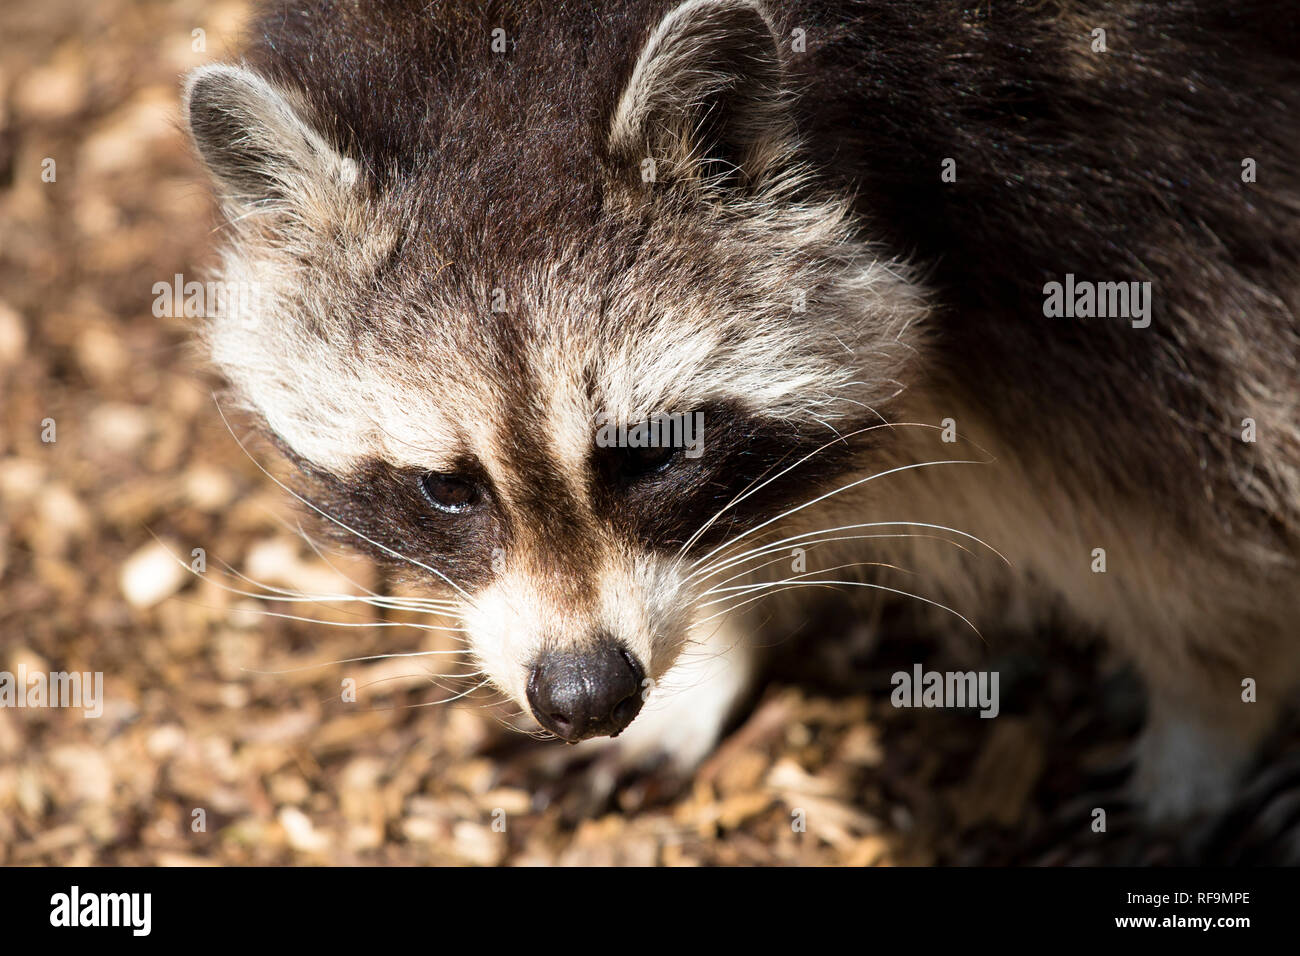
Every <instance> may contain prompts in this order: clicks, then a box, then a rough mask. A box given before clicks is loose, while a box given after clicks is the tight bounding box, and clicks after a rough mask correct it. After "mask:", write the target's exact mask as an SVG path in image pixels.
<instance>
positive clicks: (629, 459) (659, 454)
mask: <svg viewBox="0 0 1300 956" xmlns="http://www.w3.org/2000/svg"><path fill="white" fill-rule="evenodd" d="M622 451H623V455H622V465H623V474H624V475H626V476H627V477H629V478H642V477H645V476H648V475H654V474H658V473H659V472H661V471H663V470H664V469H665V468H667V467H668V466H669V465H670V464H672V461H673V459H674V458H676V457H677V449H676V448H673V447H671V446H667V445H665V446H661V447H659V448H624V449H622Z"/></svg>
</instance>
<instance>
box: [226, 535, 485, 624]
mask: <svg viewBox="0 0 1300 956" xmlns="http://www.w3.org/2000/svg"><path fill="white" fill-rule="evenodd" d="M286 524H287V522H286ZM295 527H296V529H297V532H298V534H299V535H300V536H301V537H302V539H303V540H304V541H306V542H307V546H308V547H309V548H311V549H312V551H314V552H315V553H316V556H317V557H319V558H320V559H321V560H322V561H324V562H325V563H326V564H327V565H329V567H330V570H332V571H334V572H335V573H336V574H338V575H339V576H340V577H342V578H343V579H344V580H345V581H348V582H350V583H351V584H353V585H354V586H356V587H357V588H359V589H360V590H362V591H365V592H366V594H368V595H370V596H371V597H373V598H374V599H375V600H376V601H391V602H394V603H393V605H392V607H393V608H395V609H400V610H415V611H431V612H432V613H447V612H442V611H437V610H434V608H436V607H441V608H448V609H450V611H451V613H459V611H460V609H461V607H462V605H461V603H460V602H459V601H447V600H442V599H439V598H415V597H397V596H394V595H386V594H380V593H379V592H377V591H373V590H371V589H370V588H368V587H366V586H365V585H364V584H362V583H361V582H360V581H358V580H356V579H355V578H353V577H352V576H351V575H349V574H347V573H345V572H344V571H342V570H340V569H339V568H338V567H337V566H336V565H335V564H334V562H333V561H331V560H330V559H329V557H328V556H327V555H326V554H325V552H324V551H323V550H322V549H321V548H320V547H319V546H318V545H317V543H316V542H315V541H314V540H312V538H311V536H310V535H308V534H307V532H306V530H304V528H303V526H302V522H297V523H296V525H295ZM223 563H224V562H223ZM263 586H264V585H263ZM376 606H378V607H389V606H390V605H386V604H384V605H376Z"/></svg>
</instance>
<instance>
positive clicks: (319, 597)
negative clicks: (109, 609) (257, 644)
mask: <svg viewBox="0 0 1300 956" xmlns="http://www.w3.org/2000/svg"><path fill="white" fill-rule="evenodd" d="M148 531H149V533H150V534H151V535H153V537H154V540H155V541H157V542H158V543H159V544H160V545H161V546H162V548H163V550H165V551H166V552H167V553H168V554H169V555H170V556H171V558H172V560H173V561H175V562H176V563H178V564H179V565H180V566H181V567H183V568H184V569H185V570H186V571H188V572H190V573H191V574H193V575H194V576H195V577H197V578H202V579H203V580H205V581H208V582H209V583H211V584H213V585H214V586H216V587H218V588H220V589H221V590H223V591H226V592H228V593H230V594H237V595H240V596H241V597H248V598H254V599H256V600H259V601H285V602H289V603H310V604H321V605H328V604H335V603H349V602H360V603H363V604H368V605H372V606H375V607H391V608H394V609H398V610H409V611H416V612H419V613H427V614H442V615H444V616H448V617H451V616H455V614H454V613H449V612H448V611H443V610H439V609H437V608H434V607H432V606H425V605H423V604H415V603H397V602H398V601H399V600H404V599H397V598H369V597H361V596H358V595H354V594H307V593H305V592H302V591H294V590H288V589H285V588H277V587H273V586H272V585H269V584H266V583H264V582H262V581H257V580H255V579H253V578H250V577H249V576H248V575H246V574H243V573H241V572H240V571H238V570H236V569H235V568H234V567H232V566H231V565H230V564H228V563H227V562H225V561H223V560H221V559H220V558H216V557H215V556H214V560H216V561H217V563H218V564H220V565H221V566H222V567H223V568H225V569H226V571H228V572H229V573H230V574H231V575H233V576H234V577H237V578H240V579H241V580H244V581H247V582H248V583H249V584H251V585H253V586H254V587H259V588H262V589H263V590H264V591H269V592H273V593H269V594H259V593H257V592H256V591H245V590H243V589H241V588H235V587H231V586H230V585H228V584H225V583H223V582H221V581H218V580H217V579H216V578H215V577H210V576H209V575H206V574H203V573H200V572H198V571H196V570H194V568H193V567H191V566H190V564H189V563H187V562H186V561H185V560H184V559H183V558H181V557H180V556H179V555H177V554H176V553H175V552H173V551H172V550H171V548H169V547H167V545H166V543H165V542H164V541H163V540H162V539H161V538H159V537H158V535H157V534H155V533H154V531H153V529H148ZM383 602H393V603H383ZM343 613H345V614H353V616H356V615H355V614H354V612H351V611H344V612H343Z"/></svg>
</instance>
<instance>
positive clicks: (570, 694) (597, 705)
mask: <svg viewBox="0 0 1300 956" xmlns="http://www.w3.org/2000/svg"><path fill="white" fill-rule="evenodd" d="M644 677H645V671H644V670H643V669H642V668H641V665H640V664H639V663H638V662H637V659H636V658H635V657H634V656H633V655H632V654H631V653H629V652H628V651H627V649H626V648H624V647H623V646H622V645H620V644H617V643H615V642H614V641H601V642H600V643H599V644H597V645H596V646H595V647H593V648H591V649H589V650H586V649H584V650H581V651H570V650H565V651H550V652H544V653H543V654H542V655H541V656H540V657H539V658H538V659H537V660H536V661H535V662H534V664H533V669H532V672H531V673H530V674H529V676H528V706H529V707H531V708H532V709H533V716H534V717H536V718H537V722H538V723H540V724H541V725H542V726H543V727H545V728H546V729H547V730H549V731H550V732H551V733H553V734H555V735H556V736H557V737H561V738H563V739H564V740H567V741H569V742H570V743H577V742H578V741H579V740H586V739H587V738H588V737H617V736H618V735H619V734H620V733H622V731H623V729H624V728H625V727H627V725H628V724H630V723H632V718H633V717H635V716H636V715H637V713H638V712H639V711H640V710H641V681H642V679H643V678H644Z"/></svg>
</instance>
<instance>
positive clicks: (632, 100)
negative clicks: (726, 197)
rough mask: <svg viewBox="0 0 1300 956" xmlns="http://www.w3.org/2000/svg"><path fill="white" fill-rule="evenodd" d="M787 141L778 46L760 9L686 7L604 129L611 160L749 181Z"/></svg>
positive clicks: (713, 1) (719, 0) (749, 3)
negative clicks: (737, 175) (708, 169)
mask: <svg viewBox="0 0 1300 956" xmlns="http://www.w3.org/2000/svg"><path fill="white" fill-rule="evenodd" d="M792 132H793V126H792V122H791V119H790V116H789V110H788V104H787V101H786V92H785V89H784V70H783V64H782V60H781V53H780V46H779V43H778V40H777V38H776V34H775V31H774V28H773V26H772V23H771V21H770V20H769V18H768V16H767V13H766V12H765V10H764V9H763V6H762V5H761V4H760V3H758V2H756V0H687V2H685V3H682V4H680V5H679V6H677V7H675V8H674V9H673V10H671V11H670V12H669V13H668V14H667V15H666V16H665V17H664V18H663V20H661V21H660V22H659V24H658V25H657V26H656V27H655V28H654V30H653V31H652V32H651V34H650V37H649V39H648V40H647V41H646V43H645V46H644V47H643V48H642V50H641V53H640V55H639V56H638V58H637V61H636V66H635V68H634V69H633V71H632V75H631V78H630V79H629V80H628V83H627V86H626V87H625V88H624V90H623V93H622V95H621V96H620V97H619V101H618V106H617V107H616V109H615V111H614V116H613V119H612V122H611V124H610V134H609V144H610V149H611V152H613V153H614V154H615V155H618V156H622V157H624V158H629V159H634V158H636V157H638V156H647V155H648V156H651V157H653V158H654V159H656V160H660V161H666V162H668V163H669V164H672V165H674V166H676V167H677V168H678V169H679V170H683V171H684V170H685V169H686V168H687V167H689V166H690V165H691V164H692V163H697V162H699V161H700V160H701V159H705V160H707V159H717V160H720V161H722V162H724V163H727V164H729V165H731V166H733V167H736V168H741V169H743V170H745V171H747V172H749V173H751V174H752V173H754V172H756V171H757V170H758V169H759V168H760V167H762V166H763V165H765V163H766V162H767V161H769V160H770V159H772V158H773V156H774V155H775V154H777V153H779V152H780V151H781V150H780V147H781V146H782V145H784V143H785V141H786V140H788V139H789V138H790V137H791V135H792Z"/></svg>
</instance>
